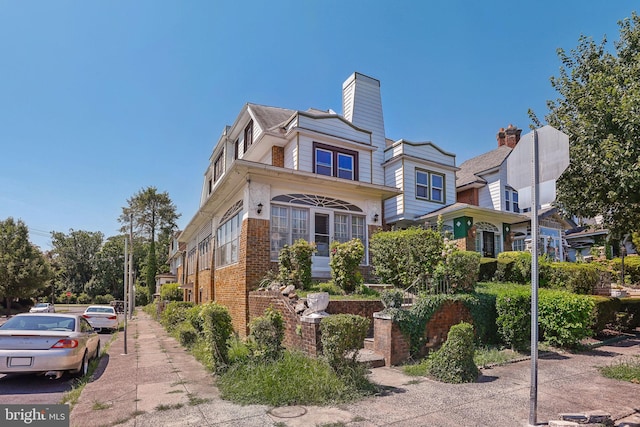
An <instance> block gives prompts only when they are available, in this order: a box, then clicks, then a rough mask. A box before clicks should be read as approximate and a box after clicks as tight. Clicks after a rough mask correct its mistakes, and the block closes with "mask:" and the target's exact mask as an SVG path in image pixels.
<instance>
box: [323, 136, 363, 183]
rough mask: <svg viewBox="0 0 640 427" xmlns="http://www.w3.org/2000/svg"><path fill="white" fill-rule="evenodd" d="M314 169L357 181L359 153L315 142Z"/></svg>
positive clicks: (327, 174) (328, 174)
mask: <svg viewBox="0 0 640 427" xmlns="http://www.w3.org/2000/svg"><path fill="white" fill-rule="evenodd" d="M313 169H314V172H315V173H317V174H318V175H326V176H335V177H337V178H343V179H349V180H352V181H357V180H358V153H357V152H356V151H351V150H345V149H342V148H337V147H332V146H329V145H325V144H320V143H317V142H314V144H313Z"/></svg>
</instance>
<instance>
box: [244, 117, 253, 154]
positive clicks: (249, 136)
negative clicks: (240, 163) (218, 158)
mask: <svg viewBox="0 0 640 427" xmlns="http://www.w3.org/2000/svg"><path fill="white" fill-rule="evenodd" d="M251 144H253V120H251V121H250V122H249V124H248V125H247V127H246V128H244V152H245V153H246V152H247V149H248V148H249V147H250V146H251Z"/></svg>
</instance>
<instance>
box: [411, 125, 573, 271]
mask: <svg viewBox="0 0 640 427" xmlns="http://www.w3.org/2000/svg"><path fill="white" fill-rule="evenodd" d="M553 131H555V132H559V131H556V130H553ZM521 133H522V130H521V129H518V128H516V127H514V126H513V125H509V126H508V127H507V128H506V129H504V128H503V129H500V130H499V132H498V134H497V136H496V139H497V142H498V147H497V148H496V149H494V150H492V151H489V152H487V153H484V154H481V155H479V156H477V157H474V158H472V159H469V160H467V161H465V162H464V163H462V164H461V165H460V169H459V171H458V173H457V176H456V193H457V202H456V203H455V204H453V205H451V206H447V207H444V208H442V209H439V210H435V211H432V212H428V213H426V214H425V215H423V216H421V217H420V218H419V219H420V220H421V221H425V222H430V223H432V224H435V221H436V220H437V218H438V216H441V217H442V219H443V222H444V224H445V226H447V227H449V228H450V229H451V230H453V235H454V238H455V239H457V240H458V246H459V247H460V248H462V249H465V250H471V251H476V252H480V253H481V254H482V255H483V256H485V257H496V256H497V255H498V254H499V253H500V252H503V251H510V250H527V249H530V247H531V219H530V218H531V216H530V209H521V208H520V205H519V195H518V192H517V191H516V190H515V189H514V188H513V187H511V186H510V185H509V183H508V179H507V176H508V170H507V158H508V157H509V155H510V154H511V151H512V150H513V148H514V147H515V146H516V145H517V144H518V142H519V141H520V136H521ZM544 167H545V165H540V168H544ZM539 221H540V222H539V223H540V246H539V247H540V248H543V249H544V251H545V253H547V254H548V255H549V256H550V257H551V258H552V259H556V260H565V259H566V258H567V248H568V246H567V244H566V241H565V239H564V230H566V229H570V228H573V227H575V224H573V223H572V222H570V221H567V220H565V219H563V218H562V217H561V216H560V215H559V214H558V213H557V211H556V209H555V208H553V207H551V206H550V205H543V206H542V207H541V209H540V211H539Z"/></svg>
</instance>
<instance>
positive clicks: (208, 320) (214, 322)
mask: <svg viewBox="0 0 640 427" xmlns="http://www.w3.org/2000/svg"><path fill="white" fill-rule="evenodd" d="M200 317H201V318H202V324H203V326H204V336H205V339H206V344H207V351H208V352H209V354H210V356H211V359H212V362H213V366H214V369H215V370H216V371H218V372H222V371H224V370H225V369H226V368H227V366H228V365H229V358H228V354H229V353H228V347H227V341H228V340H229V337H231V334H232V333H233V326H232V324H231V315H230V314H229V310H227V308H226V307H224V306H222V305H220V304H218V303H215V302H209V303H207V304H203V305H202V308H201V309H200Z"/></svg>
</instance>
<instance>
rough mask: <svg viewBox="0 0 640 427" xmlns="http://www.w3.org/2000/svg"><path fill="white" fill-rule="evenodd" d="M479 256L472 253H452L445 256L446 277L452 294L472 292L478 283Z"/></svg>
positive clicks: (476, 253)
mask: <svg viewBox="0 0 640 427" xmlns="http://www.w3.org/2000/svg"><path fill="white" fill-rule="evenodd" d="M480 258H481V257H480V254H479V253H478V252H472V251H454V252H452V253H451V254H449V255H448V256H447V268H446V270H447V275H448V279H449V286H450V287H451V289H452V290H453V292H472V291H473V288H474V286H475V284H476V283H477V282H478V274H479V272H480Z"/></svg>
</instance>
